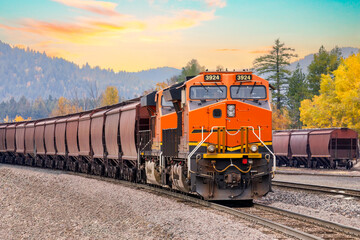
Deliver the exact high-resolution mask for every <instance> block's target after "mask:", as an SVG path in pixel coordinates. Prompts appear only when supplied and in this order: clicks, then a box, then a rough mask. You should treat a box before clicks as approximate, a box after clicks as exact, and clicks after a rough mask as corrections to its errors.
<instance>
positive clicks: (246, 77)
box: [236, 74, 252, 81]
mask: <svg viewBox="0 0 360 240" xmlns="http://www.w3.org/2000/svg"><path fill="white" fill-rule="evenodd" d="M251 80H252V75H251V74H239V75H236V81H251Z"/></svg>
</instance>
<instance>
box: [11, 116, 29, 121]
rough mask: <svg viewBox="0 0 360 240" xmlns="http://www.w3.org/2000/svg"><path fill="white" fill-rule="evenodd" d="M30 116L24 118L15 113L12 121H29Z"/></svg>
mask: <svg viewBox="0 0 360 240" xmlns="http://www.w3.org/2000/svg"><path fill="white" fill-rule="evenodd" d="M30 120H31V117H28V118H27V119H24V118H23V117H22V116H20V115H16V117H15V119H14V122H23V121H30Z"/></svg>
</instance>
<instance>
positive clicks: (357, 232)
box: [254, 203, 360, 238]
mask: <svg viewBox="0 0 360 240" xmlns="http://www.w3.org/2000/svg"><path fill="white" fill-rule="evenodd" d="M254 207H256V208H260V209H262V210H265V211H269V212H273V213H276V214H281V215H284V216H287V217H291V218H295V219H298V220H300V221H304V222H308V223H311V224H315V225H317V226H320V227H325V228H328V229H332V230H335V231H338V232H343V233H345V234H348V235H351V236H354V237H358V238H360V229H359V228H355V227H350V226H345V225H342V224H338V223H334V222H330V221H327V220H323V219H320V218H315V217H311V216H307V215H303V214H300V213H295V212H290V211H288V210H284V209H280V208H276V207H270V206H267V205H263V204H259V203H254Z"/></svg>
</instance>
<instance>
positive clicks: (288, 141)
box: [273, 128, 359, 169]
mask: <svg viewBox="0 0 360 240" xmlns="http://www.w3.org/2000/svg"><path fill="white" fill-rule="evenodd" d="M273 150H274V153H275V155H276V157H277V165H279V166H282V165H286V166H293V167H299V166H305V167H308V168H318V167H323V168H336V167H337V166H341V167H346V168H347V169H350V168H352V166H353V162H354V161H356V160H357V159H358V157H359V147H358V133H357V132H356V131H354V130H351V129H348V128H324V129H302V130H284V131H275V132H274V133H273Z"/></svg>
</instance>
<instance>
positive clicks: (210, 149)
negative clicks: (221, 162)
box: [207, 145, 216, 153]
mask: <svg viewBox="0 0 360 240" xmlns="http://www.w3.org/2000/svg"><path fill="white" fill-rule="evenodd" d="M207 150H208V152H209V153H214V152H215V150H216V147H215V146H214V145H209V146H208V147H207Z"/></svg>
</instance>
